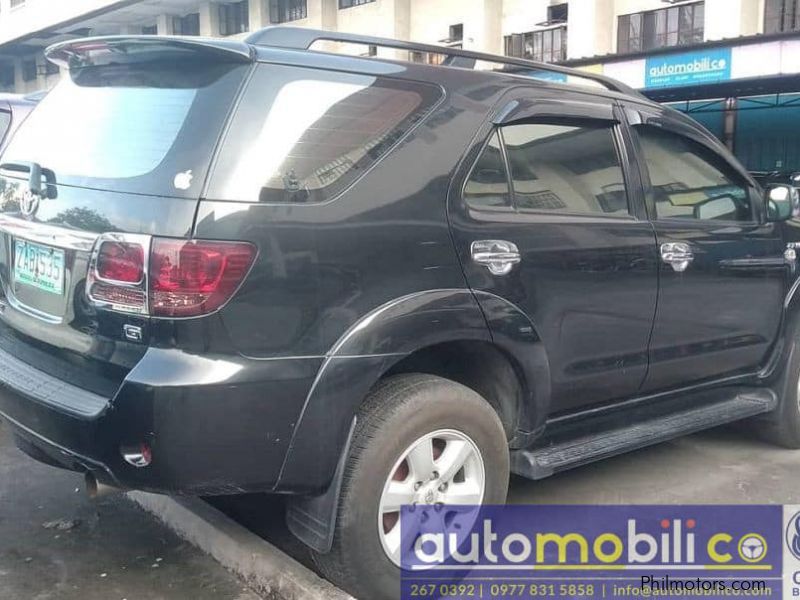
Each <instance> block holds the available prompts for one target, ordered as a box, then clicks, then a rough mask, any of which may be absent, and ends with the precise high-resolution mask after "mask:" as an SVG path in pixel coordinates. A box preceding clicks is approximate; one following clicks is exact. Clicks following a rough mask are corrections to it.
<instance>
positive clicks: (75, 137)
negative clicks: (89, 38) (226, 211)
mask: <svg viewBox="0 0 800 600" xmlns="http://www.w3.org/2000/svg"><path fill="white" fill-rule="evenodd" d="M247 69H248V66H247V65H244V64H234V63H225V62H215V61H213V60H208V59H206V60H198V59H194V60H193V59H188V58H187V59H182V60H172V61H166V60H162V61H150V62H143V63H139V64H127V65H113V64H111V65H103V66H90V67H84V68H78V69H74V70H71V71H70V72H69V76H68V77H63V78H62V81H61V82H60V83H59V84H58V85H57V86H56V87H55V88H54V89H53V90H52V91H51V92H50V93H49V94H48V95H47V96H46V97H45V98H44V99H43V100H42V102H41V103H40V104H39V106H38V107H37V108H36V110H34V111H33V112H32V114H31V116H30V117H29V118H28V119H27V120H26V121H25V123H24V124H23V125H22V127H21V128H20V130H19V131H18V132H17V134H16V135H15V136H14V139H13V140H12V142H11V143H10V144H9V146H8V149H7V151H6V152H5V154H4V155H3V161H2V162H19V161H24V162H37V163H39V164H40V165H41V166H42V167H44V168H47V169H50V170H51V171H53V172H54V173H55V176H56V181H57V182H58V183H60V184H64V185H73V186H79V187H90V188H96V189H107V190H113V191H121V192H128V193H140V194H148V195H159V196H177V197H198V196H199V195H200V191H201V189H202V185H203V181H204V178H205V173H206V171H207V169H208V165H209V164H210V162H211V156H212V153H213V151H214V146H215V144H216V142H217V140H218V139H219V136H220V134H221V131H222V127H223V125H224V123H225V121H226V119H227V116H228V114H229V112H230V107H231V105H232V103H233V100H234V98H235V96H236V94H237V92H238V90H239V89H240V86H241V82H242V81H243V79H244V76H245V74H246V72H247Z"/></svg>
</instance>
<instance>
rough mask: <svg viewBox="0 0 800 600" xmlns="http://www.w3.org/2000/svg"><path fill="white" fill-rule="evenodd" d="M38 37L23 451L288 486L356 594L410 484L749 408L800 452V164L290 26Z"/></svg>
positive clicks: (295, 508) (25, 268)
mask: <svg viewBox="0 0 800 600" xmlns="http://www.w3.org/2000/svg"><path fill="white" fill-rule="evenodd" d="M321 40H323V41H326V42H328V43H334V42H341V43H345V44H360V45H366V46H379V47H387V48H390V49H391V50H393V51H394V52H395V53H396V56H395V58H393V59H387V58H374V57H373V58H368V57H351V56H342V55H336V54H331V53H324V52H316V51H311V50H310V48H311V47H312V45H314V44H315V43H316V42H318V41H321ZM403 52H409V53H413V54H414V55H416V56H419V55H420V54H422V55H424V54H425V53H436V54H442V55H443V64H442V65H440V66H435V65H433V64H422V63H411V62H406V61H402V60H400V58H402V57H401V56H400V55H401V53H403ZM47 56H48V58H49V59H50V60H52V61H55V62H57V63H58V64H59V66H61V67H62V68H64V69H67V70H68V71H67V72H66V73H67V74H66V75H65V77H63V78H62V81H61V82H60V83H59V84H58V85H57V86H56V87H55V88H54V89H53V90H52V91H51V92H50V93H49V94H48V95H47V97H46V98H44V99H43V100H42V102H41V104H40V105H39V107H38V108H37V110H36V111H34V112H33V113H32V115H31V117H30V118H29V119H28V120H27V121H26V122H25V124H24V125H23V126H22V127H21V128H20V130H19V131H18V132H17V134H16V135H15V136H14V138H13V140H12V142H11V143H10V144H9V146H8V147H7V149H6V151H5V152H4V153H3V155H2V158H0V183H2V184H3V185H5V190H6V191H5V193H4V195H3V196H2V197H0V202H2V204H0V284H2V302H1V303H0V384H2V390H1V391H0V414H2V416H3V418H4V419H5V420H6V421H8V423H9V424H10V425H11V427H12V429H13V431H14V433H15V435H16V438H17V442H18V444H19V446H20V448H22V449H23V450H24V451H25V452H27V453H29V454H30V455H31V456H33V457H35V458H37V459H38V460H41V461H44V462H47V463H50V464H54V465H58V466H62V467H65V468H69V469H74V470H76V471H81V472H84V473H86V475H87V480H88V482H89V485H90V486H95V485H97V483H98V482H100V483H102V484H106V485H112V486H117V487H120V488H134V489H143V490H149V491H155V492H161V493H181V494H197V495H215V494H239V493H244V492H271V493H281V494H285V495H287V496H288V497H289V501H288V504H289V509H288V515H287V518H288V524H289V527H290V529H291V530H292V531H293V532H294V534H295V535H296V536H297V537H298V538H300V539H301V540H303V542H305V543H306V544H307V545H308V546H309V547H310V548H312V549H313V551H314V556H315V560H316V561H317V564H318V565H319V566H320V568H321V569H322V571H323V572H324V573H325V574H326V575H327V576H328V577H329V578H330V579H332V580H333V581H335V582H336V583H338V584H339V585H341V586H343V587H345V588H346V589H348V590H349V591H351V592H352V593H354V594H355V595H357V596H360V597H362V598H365V599H370V600H373V599H380V598H393V597H396V596H397V593H398V590H399V574H400V569H399V565H400V557H401V553H402V551H403V550H404V548H405V547H406V546H404V544H406V545H407V544H408V543H409V541H410V542H413V541H414V540H403V539H402V538H401V536H400V526H399V514H400V508H401V506H403V505H408V504H425V505H431V504H432V505H435V506H437V507H438V508H440V509H442V508H443V507H446V506H448V505H453V504H456V505H458V504H482V503H490V504H493V503H502V502H503V501H504V500H505V497H506V491H507V485H508V478H509V472H510V471H513V472H515V473H517V474H520V475H522V476H525V477H530V478H534V479H536V478H542V477H547V476H549V475H551V474H553V473H556V472H559V471H562V470H564V469H568V468H571V467H574V466H577V465H583V464H586V463H588V462H591V461H594V460H598V459H601V458H605V457H607V456H612V455H615V454H618V453H621V452H625V451H627V450H630V449H633V448H639V447H642V446H645V445H648V444H653V443H656V442H659V441H662V440H666V439H670V438H672V437H675V436H677V435H682V434H685V433H690V432H694V431H698V430H701V429H704V428H707V427H713V426H716V425H720V424H722V423H727V422H730V421H734V420H738V419H744V418H749V417H757V418H758V419H759V420H758V422H757V425H758V427H759V428H760V429H761V430H762V431H764V432H765V435H768V436H769V437H770V438H771V439H773V440H775V441H776V442H778V443H780V444H783V445H786V446H789V447H793V448H798V447H800V408H799V405H798V391H797V390H798V375H799V374H800V349H798V348H797V344H798V340H799V339H800V337H799V336H798V311H797V306H798V303H799V302H800V298H798V295H797V293H796V290H797V287H798V286H797V285H795V282H796V281H797V277H796V254H795V244H796V243H797V242H798V241H800V240H798V239H793V238H792V235H793V231H794V228H793V227H791V226H790V225H791V222H790V221H789V220H790V219H791V216H792V205H791V199H790V192H791V190H790V188H788V187H786V186H780V185H778V186H775V187H773V188H772V189H771V190H770V192H769V197H768V198H765V197H764V195H763V193H762V191H761V189H760V188H759V186H758V185H757V184H756V183H755V181H754V180H753V179H752V178H751V177H750V175H749V174H748V173H747V172H746V171H745V170H744V169H743V167H742V166H741V165H740V164H739V163H738V162H737V161H736V159H735V158H734V157H733V156H732V155H731V154H730V153H729V152H728V151H727V150H726V149H725V148H724V147H723V146H722V145H721V144H720V142H719V141H718V140H717V139H716V138H714V137H713V136H712V135H711V134H710V133H708V132H707V131H706V130H705V129H703V128H702V127H701V126H699V125H698V124H697V123H695V122H694V121H692V120H690V119H689V118H688V117H685V116H683V115H681V114H680V113H678V112H676V111H674V110H671V109H669V108H665V107H662V106H659V105H657V104H654V103H652V102H650V101H648V100H647V99H645V98H643V97H642V96H640V95H638V94H637V93H636V92H634V91H633V90H630V89H628V88H626V87H625V86H623V85H622V84H619V83H616V82H614V81H613V80H609V79H606V78H604V77H602V76H598V75H594V74H590V73H585V72H582V71H573V70H570V69H565V68H561V67H557V66H553V65H541V64H538V63H533V62H529V61H525V60H520V59H514V58H508V57H496V56H488V55H482V54H476V53H472V52H468V51H463V50H457V49H450V48H439V47H432V46H425V45H420V44H412V43H408V42H398V41H394V40H381V39H377V38H371V37H362V36H353V35H348V34H340V33H332V32H323V31H313V30H307V29H300V28H273V29H267V30H264V31H261V32H258V33H255V34H253V35H252V36H250V37H249V38H247V40H245V41H233V40H206V39H199V38H161V37H154V36H131V37H129V36H120V37H107V38H93V39H89V40H76V41H69V42H65V43H61V44H57V45H55V46H53V47H51V48H50V49H49V50H48V52H47ZM430 62H438V61H430ZM478 66H481V67H486V66H488V67H490V68H480V69H479V68H475V67H478ZM87 106H90V107H92V110H85V108H86V107H87Z"/></svg>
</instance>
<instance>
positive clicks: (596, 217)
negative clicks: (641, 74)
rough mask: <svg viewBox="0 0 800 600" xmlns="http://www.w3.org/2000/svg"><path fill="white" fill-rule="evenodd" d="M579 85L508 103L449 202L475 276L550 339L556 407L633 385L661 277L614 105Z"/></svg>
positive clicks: (642, 371) (618, 393)
mask: <svg viewBox="0 0 800 600" xmlns="http://www.w3.org/2000/svg"><path fill="white" fill-rule="evenodd" d="M534 94H535V96H534ZM574 95H575V96H576V97H578V99H576V100H575V101H570V100H569V99H566V98H564V95H563V93H562V94H560V95H558V96H557V95H556V94H554V93H553V92H552V91H547V90H542V88H538V89H535V90H531V91H530V97H527V98H526V97H521V98H517V99H515V100H514V101H513V102H511V103H510V104H509V105H507V108H506V109H504V110H501V111H500V112H499V114H501V115H503V117H501V118H500V119H499V120H498V122H496V123H493V124H491V125H487V126H486V128H485V130H484V131H483V133H482V134H481V135H480V136H479V137H480V139H479V141H478V145H480V148H479V149H478V148H476V149H473V152H472V155H473V156H475V155H477V158H475V159H473V160H471V161H469V162H468V164H466V165H465V166H464V168H463V173H462V175H461V177H460V178H459V179H458V180H457V183H459V184H461V185H457V186H455V187H454V190H457V191H455V192H454V193H451V200H450V219H451V224H452V227H453V234H454V237H455V241H456V244H457V248H458V251H459V254H460V256H461V260H462V264H463V265H464V268H465V271H466V276H467V279H468V281H469V284H470V286H471V287H472V288H473V289H475V290H480V291H486V292H490V293H491V294H493V295H494V296H500V297H501V298H503V299H505V300H507V301H508V302H510V303H512V304H513V305H515V306H516V307H518V308H519V309H521V310H522V311H523V312H525V313H526V315H527V316H528V317H529V318H530V320H531V322H532V324H533V326H534V328H535V329H536V332H537V333H538V335H539V337H540V338H541V340H542V342H543V344H544V347H545V350H546V352H547V358H548V360H549V363H550V375H551V387H552V406H551V412H563V411H567V410H570V409H574V408H577V407H580V406H583V405H587V404H593V403H599V402H604V401H609V400H613V399H618V398H624V397H627V396H631V395H634V394H635V393H636V392H637V391H638V389H639V387H640V385H641V384H642V382H643V380H644V377H645V375H646V372H647V345H648V340H649V336H650V331H651V327H652V323H653V318H654V314H655V308H656V297H657V287H658V283H657V260H656V252H655V236H654V233H653V229H652V226H651V224H650V223H648V222H647V220H646V219H640V218H638V217H637V216H636V215H637V212H638V210H637V207H636V202H637V201H639V200H640V196H637V195H636V193H634V194H630V193H629V190H631V189H634V190H635V189H636V186H635V185H634V186H632V185H631V182H630V180H629V176H630V173H629V172H628V170H627V167H626V166H625V165H626V164H627V161H626V160H624V158H623V157H624V154H623V146H622V144H621V130H620V124H619V123H618V122H617V120H616V118H615V110H614V106H613V103H612V102H610V101H607V100H605V99H603V98H597V97H593V96H591V95H585V96H584V95H583V94H574ZM642 209H643V207H642ZM498 253H499V254H498ZM515 253H518V255H519V257H518V258H519V261H517V260H516V258H515ZM504 255H505V256H506V257H507V258H508V257H511V260H508V261H506V262H505V263H504V262H503V261H502V260H501V261H500V262H499V263H496V264H492V263H491V261H490V260H489V258H487V257H491V256H500V257H501V258H502V256H504ZM478 297H479V299H480V297H481V294H478ZM483 308H484V310H489V309H490V307H489V306H488V303H487V304H485V305H484V306H483Z"/></svg>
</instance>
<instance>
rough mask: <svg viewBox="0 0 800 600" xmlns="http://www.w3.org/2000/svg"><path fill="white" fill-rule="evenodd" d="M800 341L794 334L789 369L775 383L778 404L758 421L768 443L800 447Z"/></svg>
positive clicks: (763, 436) (761, 433) (788, 362)
mask: <svg viewBox="0 0 800 600" xmlns="http://www.w3.org/2000/svg"><path fill="white" fill-rule="evenodd" d="M799 388H800V340H798V339H797V336H796V335H795V336H793V337H792V348H791V350H790V354H789V360H788V361H787V366H786V372H785V373H784V374H783V377H782V378H781V381H780V382H779V384H778V385H777V386H776V389H775V391H776V392H777V394H778V398H779V400H778V407H777V408H776V409H775V411H774V412H773V413H772V414H770V415H768V416H767V417H766V418H765V419H761V420H759V421H758V424H757V426H758V429H759V433H760V435H761V437H762V438H763V439H765V440H767V441H769V442H772V443H774V444H777V445H778V446H783V447H784V448H791V449H793V450H798V449H800V389H799Z"/></svg>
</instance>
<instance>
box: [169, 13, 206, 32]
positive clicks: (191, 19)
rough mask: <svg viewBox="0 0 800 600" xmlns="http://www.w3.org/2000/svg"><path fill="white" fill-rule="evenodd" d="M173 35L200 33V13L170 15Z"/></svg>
mask: <svg viewBox="0 0 800 600" xmlns="http://www.w3.org/2000/svg"><path fill="white" fill-rule="evenodd" d="M172 33H173V35H200V13H191V14H189V15H185V16H183V17H172Z"/></svg>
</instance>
